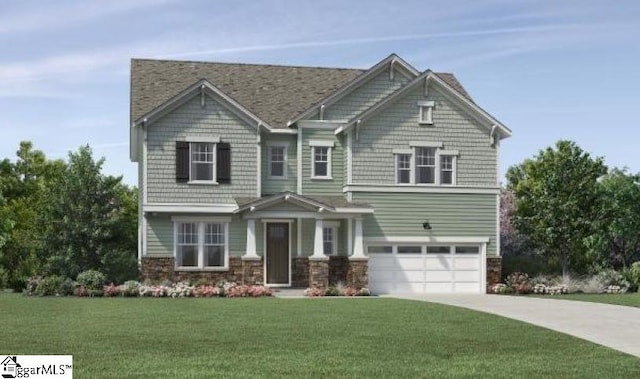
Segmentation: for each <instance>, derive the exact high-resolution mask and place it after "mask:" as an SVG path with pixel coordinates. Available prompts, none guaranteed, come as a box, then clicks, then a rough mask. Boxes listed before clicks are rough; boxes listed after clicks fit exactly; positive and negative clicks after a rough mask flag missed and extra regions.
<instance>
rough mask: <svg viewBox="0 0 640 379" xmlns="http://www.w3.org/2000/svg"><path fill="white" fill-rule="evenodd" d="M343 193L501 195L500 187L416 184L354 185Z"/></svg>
mask: <svg viewBox="0 0 640 379" xmlns="http://www.w3.org/2000/svg"><path fill="white" fill-rule="evenodd" d="M342 192H381V193H456V194H460V193H465V194H487V195H495V194H499V193H500V187H471V186H451V185H446V186H437V185H416V184H406V185H403V184H374V183H371V184H352V185H347V186H344V187H342Z"/></svg>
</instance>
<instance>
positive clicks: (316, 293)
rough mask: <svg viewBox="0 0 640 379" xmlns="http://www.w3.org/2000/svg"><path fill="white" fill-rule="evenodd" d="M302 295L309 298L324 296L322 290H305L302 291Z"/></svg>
mask: <svg viewBox="0 0 640 379" xmlns="http://www.w3.org/2000/svg"><path fill="white" fill-rule="evenodd" d="M304 295H305V296H309V297H321V296H324V291H323V290H322V288H315V287H313V288H307V289H306V290H304Z"/></svg>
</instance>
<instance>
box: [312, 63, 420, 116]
mask: <svg viewBox="0 0 640 379" xmlns="http://www.w3.org/2000/svg"><path fill="white" fill-rule="evenodd" d="M408 81H409V79H408V78H407V77H406V76H404V75H402V74H401V73H399V72H398V70H394V75H393V79H391V77H390V75H389V70H388V69H384V70H382V71H381V72H380V73H379V74H378V75H377V76H375V77H374V78H372V79H370V80H369V81H367V82H366V83H364V84H363V85H361V86H360V87H358V88H356V89H355V90H353V91H352V92H351V93H349V94H348V95H346V96H344V97H343V98H341V99H340V100H338V101H337V102H336V103H334V104H331V105H330V106H328V107H327V109H325V111H324V119H325V120H347V119H351V118H353V117H355V116H356V115H358V114H360V113H361V112H364V111H365V110H366V109H368V108H370V107H371V106H372V105H374V104H375V103H377V102H378V101H380V100H382V99H383V98H385V97H387V96H388V95H390V94H391V93H392V92H394V91H395V90H397V89H398V88H400V87H402V86H403V85H405V84H406V83H407V82H408Z"/></svg>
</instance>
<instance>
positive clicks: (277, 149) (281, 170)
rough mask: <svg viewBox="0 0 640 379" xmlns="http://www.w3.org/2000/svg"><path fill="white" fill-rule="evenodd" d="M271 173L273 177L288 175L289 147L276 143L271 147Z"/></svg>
mask: <svg viewBox="0 0 640 379" xmlns="http://www.w3.org/2000/svg"><path fill="white" fill-rule="evenodd" d="M269 175H270V176H271V177H272V178H286V177H287V147H286V146H282V145H274V146H270V147H269Z"/></svg>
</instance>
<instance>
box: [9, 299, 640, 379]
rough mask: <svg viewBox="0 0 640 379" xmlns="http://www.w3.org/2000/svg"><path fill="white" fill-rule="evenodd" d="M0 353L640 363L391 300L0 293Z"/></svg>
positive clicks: (240, 369)
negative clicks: (78, 296) (159, 297)
mask: <svg viewBox="0 0 640 379" xmlns="http://www.w3.org/2000/svg"><path fill="white" fill-rule="evenodd" d="M0 320H1V321H2V337H1V338H0V341H1V343H0V346H1V348H2V351H1V353H2V354H73V363H74V371H75V374H76V376H77V377H78V378H83V377H92V378H99V377H108V378H111V377H148V378H162V377H172V378H173V377H283V376H287V377H317V376H327V377H340V376H342V377H443V376H446V377H452V376H453V377H485V378H499V377H508V378H513V377H579V378H585V377H607V378H612V377H632V376H634V375H637V373H638V372H640V359H637V358H635V357H632V356H629V355H625V354H623V353H619V352H616V351H614V350H611V349H608V348H605V347H602V346H599V345H595V344H592V343H590V342H586V341H583V340H580V339H577V338H573V337H570V336H567V335H563V334H560V333H556V332H552V331H549V330H546V329H542V328H539V327H536V326H532V325H528V324H524V323H521V322H518V321H514V320H509V319H506V318H501V317H497V316H493V315H489V314H484V313H478V312H474V311H470V310H464V309H460V308H454V307H449V306H445V305H437V304H430V303H423V302H413V301H405V300H395V299H380V298H361V299H326V298H325V299H296V300H293V299H274V298H260V299H193V298H190V299H170V298H162V299H156V298H37V297H24V296H21V295H14V294H2V295H0Z"/></svg>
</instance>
